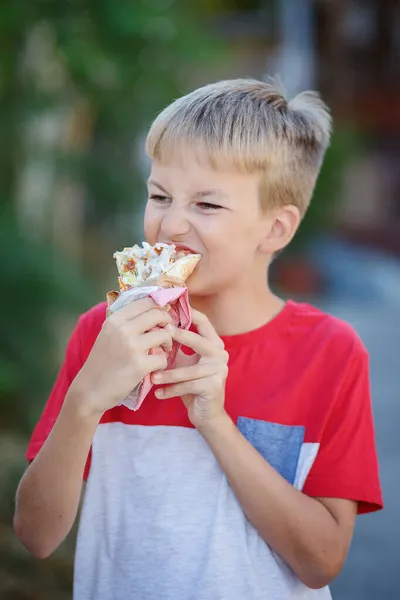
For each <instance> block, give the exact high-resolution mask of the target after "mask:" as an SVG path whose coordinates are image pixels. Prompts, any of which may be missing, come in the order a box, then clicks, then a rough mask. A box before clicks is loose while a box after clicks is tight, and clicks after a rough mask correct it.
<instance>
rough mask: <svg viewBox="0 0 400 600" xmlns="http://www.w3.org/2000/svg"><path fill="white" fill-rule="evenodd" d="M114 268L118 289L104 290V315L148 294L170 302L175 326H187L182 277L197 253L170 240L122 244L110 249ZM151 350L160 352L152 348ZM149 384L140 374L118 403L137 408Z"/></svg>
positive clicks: (172, 357) (171, 355)
mask: <svg viewBox="0 0 400 600" xmlns="http://www.w3.org/2000/svg"><path fill="white" fill-rule="evenodd" d="M114 258H115V260H116V262H117V268H118V285H119V291H110V292H108V293H107V305H108V309H107V315H108V316H109V315H110V314H112V313H113V312H115V311H117V310H119V309H121V308H122V307H123V306H126V304H129V303H130V302H134V301H135V300H139V299H141V298H145V297H147V296H150V297H151V298H152V299H153V300H154V302H155V303H156V304H158V305H159V306H166V305H167V304H169V305H170V307H171V309H170V315H171V317H172V322H173V324H174V325H175V326H176V327H181V328H183V329H189V327H190V324H191V316H190V307H189V298H188V290H187V287H186V280H187V279H188V277H189V276H190V275H191V274H192V272H193V271H194V269H195V268H196V266H197V264H198V262H199V260H200V259H201V255H200V254H194V253H191V252H190V251H187V250H180V249H179V248H177V247H176V246H175V245H174V244H164V243H157V244H155V245H154V246H151V245H150V244H148V243H147V242H143V245H142V246H138V245H135V246H132V247H130V248H124V249H123V250H122V251H120V252H115V253H114ZM178 350H179V344H177V343H176V342H173V346H172V350H171V352H169V353H168V354H167V369H170V368H173V366H174V364H175V360H176V355H177V353H178ZM151 352H152V353H154V352H163V353H164V350H163V349H162V348H154V349H153V350H151ZM152 387H153V384H152V383H151V379H150V376H147V377H145V378H144V380H143V381H142V382H140V383H139V385H138V386H137V387H136V388H135V389H134V390H132V392H131V393H130V394H129V396H127V397H126V398H125V399H124V400H123V401H122V402H121V404H124V405H125V406H127V407H128V408H130V409H131V410H138V409H139V408H140V406H141V404H142V403H143V400H144V399H145V398H146V396H147V395H148V393H149V391H150V390H151V388H152Z"/></svg>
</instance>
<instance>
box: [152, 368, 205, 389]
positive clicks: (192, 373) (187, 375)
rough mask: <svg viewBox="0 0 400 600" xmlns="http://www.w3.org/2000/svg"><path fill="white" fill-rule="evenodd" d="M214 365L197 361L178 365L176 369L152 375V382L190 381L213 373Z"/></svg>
mask: <svg viewBox="0 0 400 600" xmlns="http://www.w3.org/2000/svg"><path fill="white" fill-rule="evenodd" d="M214 372H215V366H214V365H213V364H212V363H198V364H196V365H191V366H189V367H180V368H177V369H168V371H164V372H162V373H154V374H153V375H152V380H153V383H155V384H165V383H180V382H183V381H192V380H194V379H201V378H203V377H208V376H210V375H213V374H214Z"/></svg>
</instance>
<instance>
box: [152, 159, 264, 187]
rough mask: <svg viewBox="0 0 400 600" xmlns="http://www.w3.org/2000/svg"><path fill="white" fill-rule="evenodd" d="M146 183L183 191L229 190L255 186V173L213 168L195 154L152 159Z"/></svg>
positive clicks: (230, 168)
mask: <svg viewBox="0 0 400 600" xmlns="http://www.w3.org/2000/svg"><path fill="white" fill-rule="evenodd" d="M148 181H149V184H160V185H161V186H162V187H168V188H170V189H171V191H173V189H175V190H178V191H180V192H182V193H186V194H193V193H198V192H210V191H213V192H214V191H218V192H219V193H221V192H223V193H225V194H231V193H232V192H234V191H235V190H237V189H238V187H252V188H253V187H254V189H255V187H256V186H255V182H257V186H258V181H259V179H258V176H256V175H255V174H254V173H253V174H249V173H242V172H240V171H238V170H237V169H235V168H233V167H228V166H226V167H225V166H224V167H219V168H216V167H215V168H214V167H212V166H211V165H207V164H204V163H201V162H199V161H198V160H196V159H195V158H193V159H190V158H187V159H186V160H185V161H174V160H170V161H168V162H160V161H157V160H154V161H153V162H152V167H151V172H150V176H149V180H148Z"/></svg>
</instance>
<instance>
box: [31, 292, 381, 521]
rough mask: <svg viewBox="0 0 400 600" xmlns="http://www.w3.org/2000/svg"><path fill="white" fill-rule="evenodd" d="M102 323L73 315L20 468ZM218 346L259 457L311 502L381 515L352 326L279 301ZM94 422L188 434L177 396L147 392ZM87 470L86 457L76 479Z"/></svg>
mask: <svg viewBox="0 0 400 600" xmlns="http://www.w3.org/2000/svg"><path fill="white" fill-rule="evenodd" d="M105 318H106V304H105V303H102V304H99V305H97V306H95V307H94V308H92V309H91V310H89V311H88V312H87V313H85V314H83V315H82V316H81V317H80V319H79V321H78V324H77V326H76V328H75V330H74V332H73V334H72V336H71V338H70V341H69V344H68V347H67V350H66V356H65V360H64V364H63V366H62V368H61V370H60V373H59V375H58V377H57V380H56V382H55V385H54V387H53V390H52V392H51V394H50V397H49V399H48V401H47V404H46V406H45V408H44V411H43V413H42V415H41V418H40V420H39V422H38V424H37V426H36V428H35V430H34V432H33V435H32V438H31V441H30V443H29V447H28V450H27V459H28V460H29V461H31V460H33V459H34V458H35V456H36V455H37V453H38V452H39V450H40V448H41V447H42V445H43V443H44V441H45V440H46V438H47V436H48V434H49V433H50V431H51V429H52V427H53V425H54V423H55V421H56V419H57V417H58V414H59V412H60V408H61V406H62V403H63V401H64V398H65V395H66V393H67V391H68V388H69V386H70V385H71V383H72V381H73V380H74V378H75V376H76V375H77V373H78V372H79V370H80V369H81V368H82V366H83V365H84V363H85V360H86V358H87V357H88V355H89V353H90V351H91V348H92V346H93V344H94V342H95V340H96V338H97V336H98V334H99V332H100V330H101V326H102V324H103V322H104V320H105ZM222 339H223V341H224V343H225V347H226V349H227V351H228V352H229V357H230V359H229V375H228V380H227V385H226V410H227V412H228V413H229V414H230V415H231V417H232V419H233V420H234V421H235V422H236V423H237V425H238V427H239V429H240V430H241V431H242V433H243V434H244V435H245V436H246V437H247V438H248V439H249V441H250V442H251V443H252V444H253V445H254V446H255V447H256V448H257V450H258V451H259V452H260V453H261V454H262V455H263V456H264V458H266V460H268V461H269V462H270V463H271V464H272V466H274V468H276V469H277V470H278V472H280V473H281V475H282V476H284V477H285V478H286V479H287V480H288V481H290V482H291V483H292V484H294V485H297V486H298V487H299V489H302V491H303V492H304V493H306V494H308V495H310V496H315V497H333V498H348V499H352V500H356V501H358V502H359V508H358V510H359V512H360V513H363V512H371V511H374V510H378V509H380V508H382V506H383V502H382V494H381V488H380V483H379V475H378V462H377V455H376V447H375V434H374V426H373V417H372V410H371V398H370V384H369V366H368V354H367V351H366V350H365V348H364V346H363V345H362V343H361V341H360V339H359V338H358V336H357V335H356V333H355V332H354V331H353V329H352V328H351V327H350V326H349V325H347V324H346V323H344V322H343V321H340V320H339V319H336V318H334V317H332V316H330V315H327V314H325V313H323V312H321V311H319V310H317V309H315V308H313V307H312V306H309V305H307V304H299V303H296V302H293V301H288V302H287V304H286V306H285V308H284V309H283V310H282V311H281V313H280V314H279V315H278V316H277V317H275V318H274V319H273V320H272V321H270V322H269V323H267V324H266V325H264V326H263V327H261V328H259V329H257V330H254V331H250V332H248V333H245V334H240V335H235V336H226V337H223V338H222ZM101 422H102V423H112V422H119V423H124V424H126V425H144V426H146V425H148V426H157V425H164V426H180V427H191V424H190V422H189V421H188V418H187V414H186V409H185V408H184V406H183V403H182V402H181V400H180V399H179V398H173V399H170V400H164V401H159V400H157V399H156V398H155V396H154V394H152V393H150V394H149V396H148V397H147V398H146V399H145V401H144V403H143V405H142V407H141V408H140V409H139V410H138V411H137V412H134V411H130V410H129V409H128V408H126V407H125V406H117V407H115V408H113V409H111V410H109V411H107V412H106V413H105V414H104V415H103V418H102V421H101ZM300 463H301V468H300V466H299V465H300ZM89 470H90V456H89V457H88V462H87V465H86V470H85V475H84V476H85V478H86V477H87V476H88V473H89ZM299 482H301V484H300V483H299Z"/></svg>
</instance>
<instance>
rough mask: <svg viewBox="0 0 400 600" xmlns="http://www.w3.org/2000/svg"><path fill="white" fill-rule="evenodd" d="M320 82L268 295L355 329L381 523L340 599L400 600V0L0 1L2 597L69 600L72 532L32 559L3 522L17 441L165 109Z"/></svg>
mask: <svg viewBox="0 0 400 600" xmlns="http://www.w3.org/2000/svg"><path fill="white" fill-rule="evenodd" d="M267 74H269V75H277V74H278V75H280V77H281V79H282V81H283V82H284V84H285V86H286V88H287V91H288V93H289V94H290V95H292V94H294V93H296V92H297V91H299V90H301V89H304V88H317V89H319V90H320V91H321V93H322V95H323V97H324V99H325V100H326V101H327V102H328V103H329V105H330V106H331V107H332V111H333V114H334V118H335V133H334V136H333V139H332V144H331V147H330V149H329V151H328V154H327V157H326V161H325V165H324V168H323V171H322V173H321V177H320V179H319V182H318V186H317V189H316V192H315V197H314V201H313V203H312V205H311V208H310V211H309V213H308V215H307V217H306V219H305V221H304V223H303V225H302V227H301V230H300V232H299V236H298V238H297V239H296V241H295V242H294V243H293V245H292V246H291V247H290V248H289V249H288V250H287V251H286V252H285V253H284V254H283V255H282V256H281V257H280V258H279V259H278V260H277V261H276V263H275V264H274V266H273V281H274V286H275V288H276V289H277V290H278V291H280V292H281V293H283V294H284V295H287V296H292V297H295V298H300V299H305V300H307V301H311V302H314V303H315V304H317V305H318V306H320V307H322V308H323V309H325V310H328V311H329V312H331V313H332V314H335V315H337V316H339V317H341V318H344V319H346V320H348V321H349V322H350V323H351V324H352V325H354V326H355V327H356V329H357V331H358V332H359V334H360V335H361V337H362V339H363V340H364V343H365V344H366V346H367V348H368V349H369V351H370V354H371V373H372V388H373V397H374V400H373V401H374V413H375V419H376V430H377V441H378V450H379V455H380V463H381V476H382V484H383V490H384V496H385V501H386V508H385V510H384V511H383V512H380V513H379V514H375V515H371V516H362V517H360V519H359V521H358V524H357V530H356V534H355V538H354V542H353V546H352V549H351V552H350V555H349V558H348V561H347V563H346V566H345V568H344V571H343V573H342V574H341V575H340V577H339V578H338V580H337V581H336V582H335V584H334V585H333V586H332V591H333V595H334V598H336V599H337V600H398V599H399V598H400V591H399V586H398V583H397V581H398V567H399V556H400V555H399V551H398V540H399V539H400V509H399V492H400V483H399V481H400V477H399V475H400V446H399V441H398V422H399V419H400V402H399V400H400V399H399V392H398V390H399V388H400V369H399V362H398V356H399V351H398V348H399V343H400V138H399V131H400V77H399V75H400V3H399V2H398V1H397V0H275V1H272V0H271V1H268V0H230V1H229V0H197V1H195V2H194V1H193V2H184V1H183V0H130V1H129V0H69V1H68V0H12V1H11V0H2V2H1V4H0V282H1V283H0V285H1V294H0V314H1V321H0V446H1V448H0V482H1V484H0V485H1V493H0V598H1V599H2V600H6V599H7V600H8V599H10V600H33V599H35V600H36V599H40V600H48V599H52V600H58V599H59V600H64V599H65V600H66V599H69V598H71V579H72V557H73V545H74V532H73V533H72V534H71V535H70V537H69V539H68V540H67V541H66V542H65V543H64V544H63V546H62V547H61V548H60V549H59V550H58V551H57V552H56V553H55V555H54V556H53V557H51V558H50V559H48V560H46V561H37V560H34V559H32V558H30V557H29V555H28V553H27V552H26V551H25V550H24V549H23V548H22V547H21V546H20V544H19V543H18V542H17V541H16V539H15V537H14V535H13V532H12V527H11V519H12V514H13V504H14V496H15V490H16V486H17V483H18V481H19V478H20V476H21V474H22V472H23V470H24V468H25V459H24V452H25V448H26V444H27V440H28V437H29V435H30V433H31V431H32V428H33V426H34V424H35V422H36V421H37V419H38V417H39V415H40V412H41V410H42V408H43V405H44V402H45V400H46V397H47V394H48V392H49V390H50V387H51V385H52V382H53V380H54V377H55V374H56V372H57V369H58V367H59V365H60V362H61V360H62V358H63V352H64V348H65V344H66V340H67V338H68V335H69V334H70V332H71V330H72V327H73V326H74V324H75V321H76V319H77V316H78V314H79V313H80V312H82V311H84V310H86V309H88V308H89V307H90V306H91V305H92V304H94V303H96V302H98V301H101V300H103V298H104V295H105V292H106V291H107V290H108V289H110V288H113V287H115V264H114V260H113V258H112V254H113V252H114V251H115V250H116V249H119V248H120V247H123V246H124V245H131V244H132V243H134V242H138V241H141V239H142V227H141V224H142V211H143V206H144V202H145V197H146V196H145V186H144V182H145V178H146V174H147V170H148V166H149V165H148V162H147V159H146V158H145V156H144V153H143V139H144V136H145V134H146V130H147V128H148V126H149V123H150V122H151V120H152V119H153V118H154V116H155V115H156V113H157V111H158V110H160V109H161V108H163V106H164V105H165V104H166V103H169V102H170V101H172V100H173V99H174V98H176V97H177V96H179V95H181V94H183V93H185V92H187V91H189V90H191V89H193V88H194V87H197V86H198V85H201V84H204V83H209V82H211V81H214V80H217V79H222V78H231V77H242V76H255V77H258V78H262V77H264V76H265V75H267Z"/></svg>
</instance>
